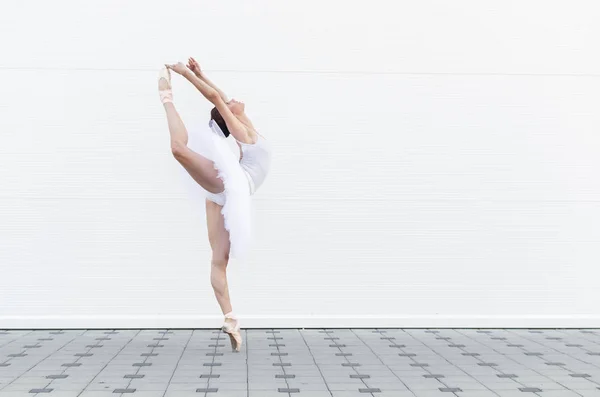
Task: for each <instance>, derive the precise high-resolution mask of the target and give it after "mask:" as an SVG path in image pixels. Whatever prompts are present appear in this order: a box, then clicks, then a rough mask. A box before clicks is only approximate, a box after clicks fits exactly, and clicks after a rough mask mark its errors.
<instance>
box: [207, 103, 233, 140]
mask: <svg viewBox="0 0 600 397" xmlns="http://www.w3.org/2000/svg"><path fill="white" fill-rule="evenodd" d="M210 118H211V120H214V121H215V123H217V125H218V126H219V128H220V129H221V131H223V134H225V136H226V137H228V136H229V134H230V132H229V128H227V123H226V122H225V120H223V116H221V113H219V111H218V110H217V108H216V107H214V108H212V110H211V111H210Z"/></svg>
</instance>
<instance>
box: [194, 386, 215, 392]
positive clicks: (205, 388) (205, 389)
mask: <svg viewBox="0 0 600 397" xmlns="http://www.w3.org/2000/svg"><path fill="white" fill-rule="evenodd" d="M218 391H219V388H218V387H202V388H199V389H196V392H198V393H216V392H218Z"/></svg>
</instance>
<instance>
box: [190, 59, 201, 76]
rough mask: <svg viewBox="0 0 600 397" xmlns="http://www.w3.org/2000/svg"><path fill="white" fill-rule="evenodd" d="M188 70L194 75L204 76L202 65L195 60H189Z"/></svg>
mask: <svg viewBox="0 0 600 397" xmlns="http://www.w3.org/2000/svg"><path fill="white" fill-rule="evenodd" d="M187 67H188V69H190V70H191V71H192V72H194V74H195V75H196V76H198V77H200V76H202V69H200V64H199V63H198V61H196V60H195V59H194V58H192V57H190V58H189V59H188V64H187Z"/></svg>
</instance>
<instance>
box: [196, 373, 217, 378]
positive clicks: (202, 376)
mask: <svg viewBox="0 0 600 397" xmlns="http://www.w3.org/2000/svg"><path fill="white" fill-rule="evenodd" d="M200 377H201V378H220V377H221V375H220V374H202V375H200Z"/></svg>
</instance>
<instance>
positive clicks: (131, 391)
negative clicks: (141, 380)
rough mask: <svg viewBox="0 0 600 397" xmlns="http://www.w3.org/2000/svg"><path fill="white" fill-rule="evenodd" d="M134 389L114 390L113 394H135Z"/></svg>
mask: <svg viewBox="0 0 600 397" xmlns="http://www.w3.org/2000/svg"><path fill="white" fill-rule="evenodd" d="M135 390H136V389H115V390H113V393H135Z"/></svg>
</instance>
